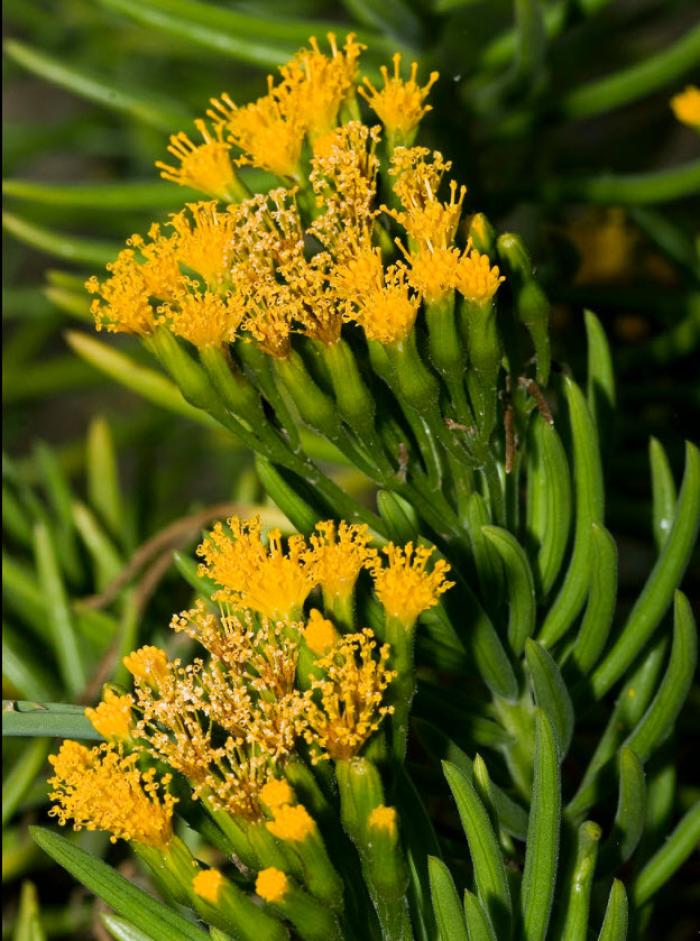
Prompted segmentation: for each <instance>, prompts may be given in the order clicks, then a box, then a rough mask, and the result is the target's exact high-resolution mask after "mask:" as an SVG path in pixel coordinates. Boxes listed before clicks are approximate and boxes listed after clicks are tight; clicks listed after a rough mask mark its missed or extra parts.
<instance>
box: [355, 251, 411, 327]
mask: <svg viewBox="0 0 700 941" xmlns="http://www.w3.org/2000/svg"><path fill="white" fill-rule="evenodd" d="M406 275H407V272H406V268H405V266H404V265H401V264H397V265H391V266H390V267H389V268H388V269H387V271H386V274H385V277H384V284H383V286H382V287H381V288H379V289H378V290H376V291H374V292H371V293H368V294H367V295H365V296H364V297H361V298H358V301H357V306H356V308H355V310H354V314H353V318H354V320H356V321H357V323H359V324H360V326H361V327H362V329H363V330H364V332H365V334H366V336H367V339H368V340H376V341H377V342H379V343H386V344H389V343H400V342H401V341H402V340H405V339H406V337H407V336H408V334H409V333H410V332H411V330H412V329H413V325H414V323H415V321H416V316H417V314H418V308H419V307H420V302H421V299H420V296H419V295H418V294H413V293H411V289H410V285H409V282H408V278H407V276H406Z"/></svg>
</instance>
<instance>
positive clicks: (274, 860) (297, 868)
mask: <svg viewBox="0 0 700 941" xmlns="http://www.w3.org/2000/svg"><path fill="white" fill-rule="evenodd" d="M248 840H249V841H250V845H251V846H252V847H253V852H254V853H255V855H256V856H257V857H258V859H259V860H260V863H261V865H262V866H275V867H276V868H277V869H282V870H283V871H284V872H293V873H294V874H295V875H296V876H299V877H301V876H303V873H304V871H303V869H302V867H301V865H300V863H299V860H298V859H297V857H296V856H295V855H294V853H292V852H291V851H289V850H288V849H287V847H286V846H285V845H284V844H283V843H280V842H278V841H277V840H276V839H275V838H274V836H273V835H272V834H271V833H270V831H269V830H268V829H267V825H266V823H265V821H260V822H258V823H251V824H250V825H249V827H248Z"/></svg>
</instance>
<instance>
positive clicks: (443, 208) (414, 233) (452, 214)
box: [382, 147, 467, 252]
mask: <svg viewBox="0 0 700 941" xmlns="http://www.w3.org/2000/svg"><path fill="white" fill-rule="evenodd" d="M451 167H452V164H451V163H450V161H449V160H445V159H444V157H443V156H442V154H441V153H440V152H439V151H437V150H434V151H430V150H428V148H427V147H397V148H396V150H395V151H394V153H393V154H392V157H391V163H390V166H389V175H390V176H393V177H395V181H394V186H393V189H394V193H395V194H396V196H397V197H398V199H399V201H400V203H401V206H402V209H401V210H397V209H392V208H389V207H387V206H383V207H382V209H383V210H384V211H385V212H386V213H388V214H389V215H390V216H392V217H393V218H394V219H396V221H397V222H399V223H400V224H401V225H402V226H403V227H404V229H405V230H406V234H407V235H408V237H409V241H410V243H411V249H412V250H413V245H415V247H416V249H417V250H418V251H424V250H428V251H431V252H436V251H439V250H440V249H448V248H450V247H451V245H452V244H453V242H454V238H455V234H456V232H457V226H458V225H459V219H460V215H461V212H462V204H463V203H464V197H465V196H466V193H467V188H466V186H458V184H457V182H456V181H455V180H451V181H450V185H449V200H448V201H447V202H441V201H440V200H439V199H438V192H439V189H440V185H441V183H442V180H443V177H444V175H445V173H447V172H449V170H450V169H451Z"/></svg>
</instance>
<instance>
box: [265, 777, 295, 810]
mask: <svg viewBox="0 0 700 941" xmlns="http://www.w3.org/2000/svg"><path fill="white" fill-rule="evenodd" d="M260 800H261V801H262V802H263V804H266V805H267V806H268V807H269V808H270V810H275V809H276V808H277V807H281V806H282V805H283V804H291V803H292V801H293V800H294V791H293V790H292V789H291V787H290V786H289V782H287V781H285V780H283V779H281V778H272V779H271V780H270V781H268V782H267V784H265V785H263V788H262V790H261V791H260Z"/></svg>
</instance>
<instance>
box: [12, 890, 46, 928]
mask: <svg viewBox="0 0 700 941" xmlns="http://www.w3.org/2000/svg"><path fill="white" fill-rule="evenodd" d="M12 941H46V933H45V931H44V929H43V927H42V925H41V911H40V909H39V897H38V895H37V891H36V886H35V885H34V883H33V882H23V883H22V892H21V894H20V897H19V911H18V912H17V921H16V924H15V930H14V933H13V935H12Z"/></svg>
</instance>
